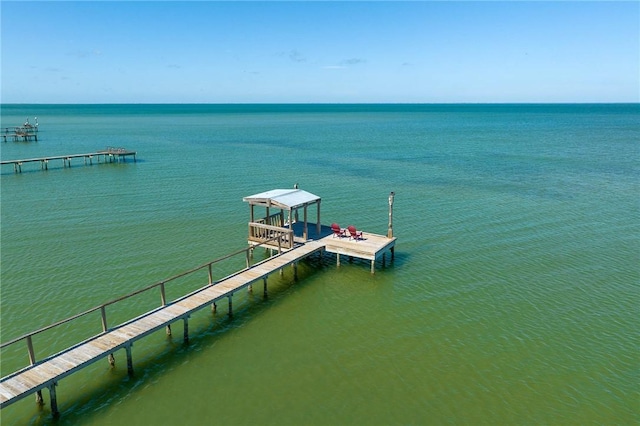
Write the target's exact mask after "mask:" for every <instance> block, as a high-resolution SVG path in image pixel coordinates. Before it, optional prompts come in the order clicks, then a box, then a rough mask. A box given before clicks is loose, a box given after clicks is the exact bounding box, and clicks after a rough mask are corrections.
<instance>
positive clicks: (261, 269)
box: [0, 226, 396, 417]
mask: <svg viewBox="0 0 640 426" xmlns="http://www.w3.org/2000/svg"><path fill="white" fill-rule="evenodd" d="M294 228H295V226H294ZM312 228H314V229H315V226H314V227H312ZM321 229H322V232H321V234H320V235H313V236H314V237H315V239H310V240H308V241H307V242H305V243H304V244H297V245H296V246H295V247H294V248H293V249H289V250H286V251H284V252H282V253H280V254H278V255H276V256H273V257H269V258H267V259H266V260H264V261H262V262H260V263H257V264H255V265H253V266H248V267H247V268H246V269H243V270H241V271H239V272H236V273H234V274H232V275H230V276H227V277H225V278H224V279H221V280H219V281H216V282H213V283H212V282H211V263H210V264H208V265H206V266H208V267H209V283H208V284H207V285H205V286H204V287H202V288H201V289H199V290H197V291H195V292H192V293H190V294H188V295H186V296H183V297H181V298H179V299H177V300H175V301H173V302H170V303H167V304H164V305H163V306H160V307H158V308H156V309H154V310H152V311H150V312H147V313H145V314H144V315H141V316H139V317H137V318H134V319H132V320H130V321H128V322H126V323H124V324H120V325H118V326H116V327H113V328H111V329H107V328H106V320H105V318H104V317H103V328H104V330H105V331H104V332H103V333H101V334H99V335H97V336H94V337H92V338H90V339H88V340H86V341H84V342H81V343H78V344H77V345H75V346H73V347H71V348H68V349H66V350H64V351H62V352H59V353H57V354H54V355H51V356H49V357H48V358H45V359H43V360H41V361H38V362H35V361H33V360H32V365H30V366H28V367H26V368H23V369H21V370H19V371H16V372H15V373H13V374H10V375H8V376H5V377H3V378H2V379H0V408H5V407H7V406H9V405H11V404H12V403H14V402H16V401H19V400H21V399H23V398H25V397H27V396H28V395H32V394H36V395H37V400H38V401H40V402H41V401H42V394H41V391H42V389H45V388H47V389H48V390H49V394H50V399H51V412H52V414H53V415H54V417H55V416H57V415H58V414H59V412H58V408H57V397H56V386H57V383H58V382H59V381H60V380H61V379H63V378H65V377H67V376H69V375H70V374H73V373H74V372H76V371H78V370H80V369H82V368H84V367H86V366H88V365H90V364H93V363H95V362H96V361H99V360H101V359H103V358H107V357H109V360H110V362H114V361H113V353H114V352H116V351H118V350H120V349H125V350H126V354H127V369H128V372H129V374H133V360H132V353H131V348H132V345H133V343H134V342H135V341H136V340H139V339H141V338H143V337H145V336H147V335H149V334H151V333H153V332H156V331H158V330H160V329H163V328H165V327H170V326H171V324H172V323H174V322H176V321H179V320H182V321H183V323H184V324H183V325H184V339H185V341H188V319H189V316H190V315H191V314H193V313H194V312H196V311H198V310H200V309H203V308H205V307H207V306H212V305H213V304H215V303H216V302H217V301H219V300H221V299H224V298H227V299H228V303H229V315H231V314H232V297H233V294H234V293H235V292H237V291H239V290H241V289H243V288H246V287H247V286H250V285H252V284H253V283H255V282H256V281H259V280H263V282H264V291H265V294H266V290H267V277H268V276H269V275H270V274H272V273H274V272H275V271H278V270H282V268H284V267H286V266H288V265H294V266H295V265H296V264H297V262H298V261H300V260H302V259H304V258H306V257H307V256H309V255H311V254H313V253H316V252H322V251H327V252H330V253H336V254H337V258H338V263H339V262H340V256H341V255H346V256H353V257H359V258H362V259H368V260H371V262H372V264H371V265H372V272H373V266H374V262H375V260H376V259H378V258H379V257H380V256H381V255H384V252H386V251H388V250H391V253H392V255H393V249H394V246H395V241H396V239H395V238H387V237H384V236H381V235H376V234H371V233H364V235H363V238H362V239H360V240H353V239H349V238H347V237H344V238H338V237H334V236H333V235H332V232H331V230H330V228H329V227H321ZM248 253H249V251H247V256H248ZM201 268H202V267H200V268H196V269H201ZM194 270H195V269H194ZM188 273H190V272H188ZM185 274H186V273H185ZM185 274H181V275H185ZM163 285H164V282H162V283H161V286H163ZM152 287H153V286H152ZM150 288H151V287H150ZM161 291H162V296H163V301H164V287H162V290H161ZM163 303H164V302H163ZM105 306H106V305H102V306H101V307H100V309H102V310H103V314H104V307H105ZM81 315H82V314H81ZM78 316H80V315H78ZM65 321H66V320H65ZM63 322H64V321H63ZM63 322H61V323H63ZM35 333H37V332H34V333H32V334H35ZM30 336H31V335H29V336H27V337H26V340H27V345H28V346H29V351H30V357H32V352H33V348H32V347H31V337H30ZM24 339H25V337H22V338H19V339H15V340H14V341H12V342H8V343H5V344H3V345H2V347H5V346H8V345H10V344H13V343H16V342H17V341H19V340H24Z"/></svg>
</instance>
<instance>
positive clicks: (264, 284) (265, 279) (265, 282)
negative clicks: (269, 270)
mask: <svg viewBox="0 0 640 426" xmlns="http://www.w3.org/2000/svg"><path fill="white" fill-rule="evenodd" d="M262 285H263V295H264V297H265V298H266V297H267V277H266V276H265V277H264V278H263V279H262Z"/></svg>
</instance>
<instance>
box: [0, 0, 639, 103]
mask: <svg viewBox="0 0 640 426" xmlns="http://www.w3.org/2000/svg"><path fill="white" fill-rule="evenodd" d="M0 15H1V16H0V23H1V29H0V36H1V42H0V47H1V58H0V59H1V67H0V70H1V74H0V83H1V86H0V102H1V103H53V104H55V103H98V104H99V103H546V102H549V103H564V102H567V103H583V102H605V103H608V102H640V2H638V1H605V2H594V1H558V2H555V1H535V2H528V1H509V2H493V1H470V2H466V1H436V2H431V1H407V2H404V1H374V2H368V1H317V2H314V1H258V2H252V1H235V2H223V1H193V2H188V1H175V2H173V1H103V2H96V1H79V2H66V1H65V2H62V1H42V2H34V1H8V0H2V1H1V2H0Z"/></svg>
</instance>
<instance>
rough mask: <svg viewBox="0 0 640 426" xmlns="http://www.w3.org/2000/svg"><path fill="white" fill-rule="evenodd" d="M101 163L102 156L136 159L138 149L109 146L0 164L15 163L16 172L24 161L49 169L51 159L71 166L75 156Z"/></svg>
mask: <svg viewBox="0 0 640 426" xmlns="http://www.w3.org/2000/svg"><path fill="white" fill-rule="evenodd" d="M94 157H95V158H96V161H97V162H98V163H100V158H103V162H104V163H113V162H120V161H125V160H126V158H127V157H133V161H134V163H135V161H136V151H130V150H128V149H125V148H112V147H108V148H107V149H103V150H100V151H95V152H88V153H85V154H69V155H53V156H48V157H37V158H26V159H22V160H5V161H0V165H13V170H14V171H15V172H16V173H22V165H23V164H24V163H37V162H39V163H40V169H42V170H48V169H49V161H55V160H62V164H63V167H71V160H72V159H74V158H84V164H85V165H86V164H87V162H89V164H90V165H92V164H93V159H94Z"/></svg>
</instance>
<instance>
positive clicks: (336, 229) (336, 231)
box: [331, 223, 347, 238]
mask: <svg viewBox="0 0 640 426" xmlns="http://www.w3.org/2000/svg"><path fill="white" fill-rule="evenodd" d="M331 230H332V231H333V237H334V238H335V237H338V238H342V237H346V236H347V234H346V231H345V230H344V229H342V228H340V225H338V224H337V223H332V224H331Z"/></svg>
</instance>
